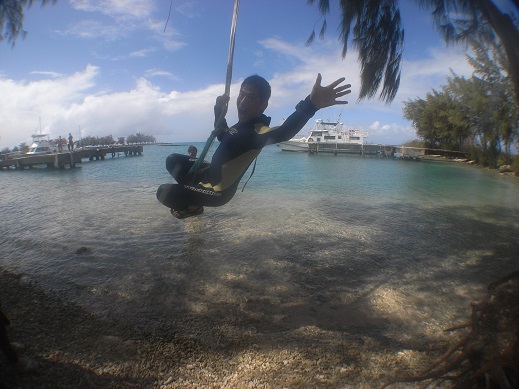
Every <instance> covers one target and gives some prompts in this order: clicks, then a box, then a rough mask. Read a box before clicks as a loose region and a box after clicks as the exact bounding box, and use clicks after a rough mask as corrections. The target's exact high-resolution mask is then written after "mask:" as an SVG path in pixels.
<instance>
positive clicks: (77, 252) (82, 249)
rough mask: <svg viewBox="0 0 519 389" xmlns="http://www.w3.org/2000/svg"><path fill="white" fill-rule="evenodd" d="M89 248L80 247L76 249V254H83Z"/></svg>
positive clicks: (88, 250)
mask: <svg viewBox="0 0 519 389" xmlns="http://www.w3.org/2000/svg"><path fill="white" fill-rule="evenodd" d="M90 251H92V250H90V249H89V248H88V247H80V248H78V249H77V250H76V254H85V253H89V252H90Z"/></svg>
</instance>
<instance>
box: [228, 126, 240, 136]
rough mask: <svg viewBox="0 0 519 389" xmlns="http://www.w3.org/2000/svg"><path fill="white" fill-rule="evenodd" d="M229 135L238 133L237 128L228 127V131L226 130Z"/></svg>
mask: <svg viewBox="0 0 519 389" xmlns="http://www.w3.org/2000/svg"><path fill="white" fill-rule="evenodd" d="M227 132H228V133H229V134H230V135H234V134H237V133H238V130H237V129H236V128H234V127H231V128H229V131H227Z"/></svg>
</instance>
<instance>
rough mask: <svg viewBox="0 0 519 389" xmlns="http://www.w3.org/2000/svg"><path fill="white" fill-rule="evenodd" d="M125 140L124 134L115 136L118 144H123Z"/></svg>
mask: <svg viewBox="0 0 519 389" xmlns="http://www.w3.org/2000/svg"><path fill="white" fill-rule="evenodd" d="M125 141H126V138H125V137H124V136H120V137H119V138H117V143H119V144H120V145H124V143H125Z"/></svg>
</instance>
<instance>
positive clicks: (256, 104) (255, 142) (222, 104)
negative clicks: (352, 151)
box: [157, 74, 351, 219]
mask: <svg viewBox="0 0 519 389" xmlns="http://www.w3.org/2000/svg"><path fill="white" fill-rule="evenodd" d="M321 79H322V77H321V74H318V75H317V79H316V81H315V84H314V86H313V88H312V92H311V93H310V95H309V96H308V97H307V98H306V99H305V100H302V101H300V102H299V104H297V106H296V110H295V112H294V113H292V114H291V115H290V116H289V117H288V118H287V119H286V120H285V121H284V123H283V124H282V125H281V126H278V127H268V126H269V124H270V120H271V119H270V117H268V116H265V115H264V114H263V112H264V111H265V109H266V108H267V105H268V101H269V98H270V93H271V90H270V85H269V83H268V82H267V80H265V79H264V78H262V77H260V76H258V75H254V76H250V77H248V78H246V79H245V80H244V81H243V83H242V84H241V88H240V94H239V95H238V99H237V101H236V105H237V108H238V123H237V124H235V125H234V126H233V127H231V128H228V126H227V123H226V120H225V119H223V120H218V118H220V116H221V115H222V116H225V114H226V109H227V103H228V102H229V96H228V95H225V94H224V95H222V96H219V97H218V98H217V99H216V104H215V107H214V112H215V126H217V130H218V140H219V141H220V145H219V146H218V148H217V149H216V151H215V153H214V155H213V158H212V160H211V163H210V164H208V163H206V162H203V163H202V164H201V165H200V168H199V169H198V171H197V172H196V173H195V174H194V176H193V175H188V172H189V170H190V168H191V166H192V165H193V164H194V160H193V159H190V157H189V156H188V155H182V154H171V155H170V156H168V158H167V159H166V169H167V170H168V172H169V173H170V174H171V175H172V176H173V178H174V179H175V180H176V181H177V184H163V185H161V186H160V187H159V189H158V190H157V198H158V199H159V201H160V202H161V203H162V204H164V205H165V206H167V207H169V208H171V213H172V215H173V216H175V217H176V218H178V219H184V218H186V217H190V216H195V215H200V214H202V213H203V212H204V206H208V207H218V206H221V205H224V204H226V203H227V202H228V201H229V200H231V199H232V198H233V196H234V194H235V193H236V190H237V188H238V184H239V182H240V179H241V178H242V177H243V175H244V174H245V172H246V171H247V169H248V167H249V166H250V164H251V163H252V161H253V160H254V159H255V158H256V157H257V156H258V154H259V153H260V152H261V149H262V148H263V147H264V146H266V145H270V144H274V143H279V142H283V141H286V140H289V139H291V138H292V137H293V136H294V135H296V134H297V133H298V132H299V131H300V130H301V129H302V128H303V127H304V125H305V124H306V123H307V122H308V120H310V118H311V117H312V116H314V114H315V113H316V112H317V110H319V109H321V108H325V107H330V106H332V105H336V104H347V103H348V102H347V101H343V100H337V99H338V98H341V97H343V96H345V95H347V94H349V93H350V92H351V90H350V87H351V85H350V84H346V85H340V84H342V82H343V81H344V80H345V79H344V77H342V78H339V79H338V80H336V81H334V82H332V83H331V84H330V85H328V86H321Z"/></svg>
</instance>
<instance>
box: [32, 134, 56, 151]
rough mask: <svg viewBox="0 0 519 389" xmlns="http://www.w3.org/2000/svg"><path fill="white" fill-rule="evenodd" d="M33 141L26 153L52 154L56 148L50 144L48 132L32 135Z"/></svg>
mask: <svg viewBox="0 0 519 389" xmlns="http://www.w3.org/2000/svg"><path fill="white" fill-rule="evenodd" d="M32 138H33V139H34V140H33V143H32V145H31V147H30V148H29V151H28V152H27V155H41V154H54V153H55V152H56V148H55V147H54V146H52V145H51V143H50V140H49V134H34V135H32Z"/></svg>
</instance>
